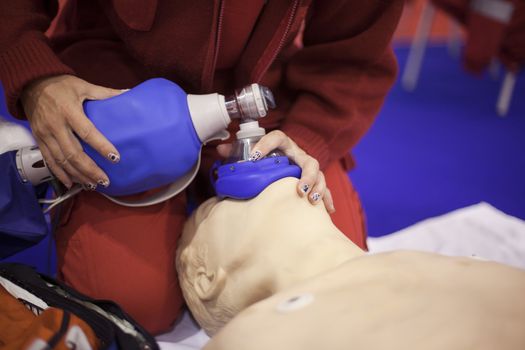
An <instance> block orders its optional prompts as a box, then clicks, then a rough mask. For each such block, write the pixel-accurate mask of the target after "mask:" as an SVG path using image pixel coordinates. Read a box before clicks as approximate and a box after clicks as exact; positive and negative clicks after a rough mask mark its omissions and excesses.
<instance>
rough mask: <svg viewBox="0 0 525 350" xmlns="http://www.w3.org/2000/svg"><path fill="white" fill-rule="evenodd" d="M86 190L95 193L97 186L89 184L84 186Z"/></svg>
mask: <svg viewBox="0 0 525 350" xmlns="http://www.w3.org/2000/svg"><path fill="white" fill-rule="evenodd" d="M84 189H85V190H88V191H94V190H96V189H97V185H95V184H92V183H87V184H84Z"/></svg>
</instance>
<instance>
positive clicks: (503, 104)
mask: <svg viewBox="0 0 525 350" xmlns="http://www.w3.org/2000/svg"><path fill="white" fill-rule="evenodd" d="M514 85H516V74H515V73H513V72H510V71H508V72H507V74H506V75H505V78H504V79H503V83H502V85H501V89H500V92H499V96H498V102H497V104H496V112H497V113H498V115H499V116H500V117H505V116H506V115H507V113H508V111H509V106H510V101H511V100H512V94H513V92H514Z"/></svg>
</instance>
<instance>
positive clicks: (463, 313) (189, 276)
mask: <svg viewBox="0 0 525 350" xmlns="http://www.w3.org/2000/svg"><path fill="white" fill-rule="evenodd" d="M296 181H297V179H292V178H285V179H282V180H280V181H278V182H275V183H273V184H272V185H270V186H269V187H268V188H266V189H265V190H264V191H263V192H262V193H261V194H259V196H257V197H255V198H253V199H251V200H248V201H235V200H223V201H218V200H217V199H215V198H212V199H210V200H209V201H207V202H205V203H204V204H203V205H202V206H201V207H199V208H198V210H197V211H196V213H195V214H194V215H193V216H192V217H191V218H190V220H189V221H188V223H187V225H186V227H185V230H184V232H183V235H182V237H181V239H180V241H179V248H178V251H177V270H178V275H179V279H180V284H181V288H182V291H183V294H184V297H185V299H186V302H187V303H188V306H189V308H190V310H191V311H192V313H193V315H194V317H195V318H196V320H197V321H198V323H199V324H200V325H201V326H202V327H203V328H204V329H205V331H206V332H207V333H208V334H209V335H211V336H213V337H212V339H211V341H210V342H209V343H208V344H207V345H206V349H228V350H235V349H292V350H295V349H298V350H299V349H321V348H325V349H348V348H361V349H375V348H389V349H397V348H403V349H405V348H407V346H409V348H425V349H465V348H476V349H495V348H498V349H524V348H525V331H524V330H525V299H524V298H523V296H524V295H525V271H523V270H519V269H515V268H511V267H508V266H505V265H501V264H497V263H493V262H485V261H480V260H474V259H470V258H452V257H444V256H440V255H435V254H429V253H418V252H408V251H399V252H393V253H383V254H377V255H367V254H365V253H364V252H363V251H362V250H360V249H359V248H357V247H356V246H355V245H354V244H353V243H351V242H350V241H349V240H348V239H346V238H345V236H344V235H343V234H342V233H341V232H340V231H339V230H338V229H337V228H336V227H335V226H334V225H333V224H332V222H331V220H330V218H329V216H328V214H327V213H326V211H325V209H324V208H323V207H322V206H312V205H310V204H309V203H308V201H307V200H306V199H304V198H300V197H298V196H297V195H296V192H295V188H296Z"/></svg>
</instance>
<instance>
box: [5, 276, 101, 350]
mask: <svg viewBox="0 0 525 350" xmlns="http://www.w3.org/2000/svg"><path fill="white" fill-rule="evenodd" d="M66 339H67V342H66ZM32 345H33V346H34V347H32ZM83 345H89V346H90V347H91V348H92V349H97V348H98V347H99V341H98V339H97V338H96V336H95V333H94V332H93V330H92V329H91V327H89V326H88V325H87V324H86V323H85V322H84V321H83V320H81V319H80V318H78V317H77V316H75V315H74V314H71V313H69V312H67V311H64V310H61V309H57V308H53V307H50V308H47V309H45V310H44V311H43V312H42V313H41V314H40V315H38V316H36V315H35V314H33V313H32V312H31V311H29V309H27V308H26V307H25V305H24V304H22V303H21V302H20V301H18V300H17V299H16V298H15V297H13V296H12V295H11V294H9V293H8V292H7V291H6V290H5V289H4V288H3V287H2V286H0V349H1V350H15V349H16V350H18V349H29V348H38V349H40V348H42V349H43V348H46V349H63V350H67V349H73V348H77V349H86V347H85V346H83ZM75 346H76V347H75Z"/></svg>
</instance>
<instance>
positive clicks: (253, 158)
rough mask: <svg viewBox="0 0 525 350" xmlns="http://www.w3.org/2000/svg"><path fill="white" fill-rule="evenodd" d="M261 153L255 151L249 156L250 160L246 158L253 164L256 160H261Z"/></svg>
mask: <svg viewBox="0 0 525 350" xmlns="http://www.w3.org/2000/svg"><path fill="white" fill-rule="evenodd" d="M261 155H262V153H261V151H255V152H253V153H252V155H251V156H250V158H248V160H249V161H252V162H255V161H256V160H258V159H259V158H261Z"/></svg>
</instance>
